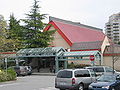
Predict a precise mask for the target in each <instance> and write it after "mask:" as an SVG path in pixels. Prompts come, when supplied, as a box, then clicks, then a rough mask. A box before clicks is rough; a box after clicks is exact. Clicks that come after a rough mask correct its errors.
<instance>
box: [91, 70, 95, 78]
mask: <svg viewBox="0 0 120 90" xmlns="http://www.w3.org/2000/svg"><path fill="white" fill-rule="evenodd" d="M90 72H91V75H92V77H95V72H94V71H93V70H92V69H90Z"/></svg>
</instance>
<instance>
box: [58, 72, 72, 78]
mask: <svg viewBox="0 0 120 90" xmlns="http://www.w3.org/2000/svg"><path fill="white" fill-rule="evenodd" d="M57 77H58V78H72V71H60V72H59V73H58V74H57Z"/></svg>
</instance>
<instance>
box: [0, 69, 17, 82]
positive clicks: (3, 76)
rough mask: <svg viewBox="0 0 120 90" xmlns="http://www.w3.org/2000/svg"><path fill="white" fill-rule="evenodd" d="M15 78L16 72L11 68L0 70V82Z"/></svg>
mask: <svg viewBox="0 0 120 90" xmlns="http://www.w3.org/2000/svg"><path fill="white" fill-rule="evenodd" d="M15 79H16V72H15V71H14V70H13V69H8V70H7V72H6V71H3V70H2V72H0V82H4V81H10V80H15Z"/></svg>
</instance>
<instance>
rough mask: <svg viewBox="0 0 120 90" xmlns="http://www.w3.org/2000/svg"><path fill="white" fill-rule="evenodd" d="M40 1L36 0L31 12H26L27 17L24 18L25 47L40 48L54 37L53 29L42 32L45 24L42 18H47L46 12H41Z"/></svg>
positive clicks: (45, 45)
mask: <svg viewBox="0 0 120 90" xmlns="http://www.w3.org/2000/svg"><path fill="white" fill-rule="evenodd" d="M39 9H40V7H39V5H38V1H37V0H34V4H33V6H32V9H31V11H30V12H29V14H26V15H27V17H26V19H23V21H24V23H25V26H24V30H25V31H24V36H25V37H24V46H25V48H40V47H47V46H48V45H49V42H50V41H51V40H52V39H53V37H52V34H53V33H54V32H55V30H53V31H46V32H42V30H43V28H44V26H45V24H44V23H43V21H42V20H44V19H45V18H46V14H41V13H40V11H39Z"/></svg>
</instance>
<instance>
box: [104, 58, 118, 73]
mask: <svg viewBox="0 0 120 90" xmlns="http://www.w3.org/2000/svg"><path fill="white" fill-rule="evenodd" d="M103 60H104V61H103V65H106V66H110V67H112V61H113V60H112V56H104V58H103ZM114 67H115V69H116V70H119V71H120V57H119V59H118V60H117V61H116V62H115V64H114Z"/></svg>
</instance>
